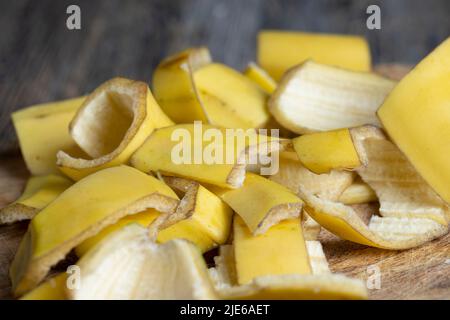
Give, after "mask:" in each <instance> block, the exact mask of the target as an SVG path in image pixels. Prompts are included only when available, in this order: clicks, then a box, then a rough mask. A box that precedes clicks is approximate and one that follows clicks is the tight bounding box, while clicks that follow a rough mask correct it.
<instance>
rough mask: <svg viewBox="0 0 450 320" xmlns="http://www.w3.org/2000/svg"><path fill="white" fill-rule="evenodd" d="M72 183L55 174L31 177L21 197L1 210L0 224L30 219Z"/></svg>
mask: <svg viewBox="0 0 450 320" xmlns="http://www.w3.org/2000/svg"><path fill="white" fill-rule="evenodd" d="M72 184H73V182H72V181H70V180H69V179H67V178H64V177H62V176H59V175H55V174H49V175H45V176H32V177H30V178H29V179H28V181H27V184H26V186H25V190H24V191H23V194H22V195H21V196H20V198H19V199H17V200H16V201H14V202H13V203H11V204H10V205H8V206H7V207H5V208H3V209H1V210H0V225H1V224H6V223H13V222H17V221H22V220H30V219H31V218H33V217H34V216H35V215H36V213H38V212H39V211H40V210H41V209H42V208H44V207H45V206H47V205H48V204H49V203H50V202H52V201H53V200H54V199H55V198H56V197H58V196H59V195H60V194H61V193H62V192H63V191H64V190H66V189H67V188H69V187H70V186H71V185H72Z"/></svg>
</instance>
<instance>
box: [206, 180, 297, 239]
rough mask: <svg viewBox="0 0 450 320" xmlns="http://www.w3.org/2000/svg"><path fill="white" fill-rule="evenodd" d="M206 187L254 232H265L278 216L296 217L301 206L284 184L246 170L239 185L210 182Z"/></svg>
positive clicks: (281, 218) (277, 220)
mask: <svg viewBox="0 0 450 320" xmlns="http://www.w3.org/2000/svg"><path fill="white" fill-rule="evenodd" d="M209 190H211V191H212V192H214V193H215V194H216V195H218V196H219V197H220V198H221V199H222V200H223V201H224V202H226V203H227V204H228V205H229V206H230V207H231V208H232V209H233V210H234V211H235V212H236V213H237V214H238V215H239V216H240V217H241V218H242V220H243V221H244V222H245V223H246V225H247V226H248V228H249V229H250V230H251V232H252V233H253V234H254V235H258V234H263V233H265V232H266V231H267V230H268V229H269V228H270V227H271V226H273V225H276V224H277V223H279V222H280V221H282V220H287V219H290V218H296V217H300V214H301V211H302V206H303V202H302V201H301V200H300V199H299V198H298V197H297V196H296V195H295V194H294V193H292V192H291V191H290V190H289V189H287V188H286V187H284V186H282V185H280V184H278V183H276V182H273V181H271V180H269V179H266V178H264V177H261V176H259V175H257V174H254V173H250V172H248V173H247V174H246V178H245V182H244V185H243V186H242V187H241V188H239V189H225V188H218V187H213V186H210V188H209Z"/></svg>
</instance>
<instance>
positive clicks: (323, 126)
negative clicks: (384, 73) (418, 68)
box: [269, 61, 395, 134]
mask: <svg viewBox="0 0 450 320" xmlns="http://www.w3.org/2000/svg"><path fill="white" fill-rule="evenodd" d="M394 86H395V82H394V81H392V80H388V79H385V78H383V77H381V76H378V75H375V74H371V73H362V72H354V71H349V70H344V69H340V68H336V67H332V66H326V65H321V64H318V63H315V62H313V61H307V62H305V63H303V64H302V65H300V66H298V67H295V68H293V69H291V70H289V71H288V72H287V73H286V75H285V76H284V77H283V79H282V80H281V82H280V83H279V85H278V87H277V89H276V91H275V92H274V93H273V95H272V96H271V98H270V100H269V111H270V112H271V113H272V115H273V116H274V117H275V119H276V120H277V121H278V122H279V123H280V124H281V125H283V126H284V127H286V128H287V129H289V130H291V131H293V132H295V133H299V134H304V133H311V132H317V131H329V130H336V129H342V128H350V127H355V126H361V125H365V124H372V125H380V123H379V121H378V118H377V116H376V114H375V112H376V111H377V109H378V107H379V106H380V105H381V104H382V103H383V100H384V99H385V98H386V96H387V95H388V94H389V92H390V91H391V90H392V88H393V87H394Z"/></svg>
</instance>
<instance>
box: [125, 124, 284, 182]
mask: <svg viewBox="0 0 450 320" xmlns="http://www.w3.org/2000/svg"><path fill="white" fill-rule="evenodd" d="M210 129H211V131H209V130H210ZM207 130H208V131H207ZM203 132H211V133H215V134H217V137H218V138H217V139H215V141H214V143H212V142H210V141H206V139H205V138H204V135H203ZM172 137H173V138H172ZM192 137H193V138H192ZM213 140H214V139H213ZM239 141H240V142H242V143H240V142H239ZM287 143H288V142H287V140H282V139H278V138H272V137H268V136H265V135H259V134H257V133H256V131H254V130H252V129H249V130H239V131H234V130H231V131H230V130H228V129H223V128H218V127H214V126H211V125H204V124H201V123H200V124H199V123H194V124H180V125H175V126H171V127H167V128H161V129H158V130H155V132H153V134H152V135H151V136H150V137H149V138H148V139H147V141H146V142H145V143H144V144H143V145H142V147H141V148H139V149H138V150H137V151H136V153H135V154H134V155H133V156H132V157H131V165H132V166H134V167H135V168H137V169H139V170H141V171H143V172H147V173H148V172H150V171H159V172H161V173H163V174H165V175H171V176H178V177H183V178H187V179H192V180H196V181H199V182H203V183H208V184H212V185H217V186H219V187H224V188H239V187H241V186H242V184H243V182H244V179H245V170H246V166H247V165H248V163H249V162H250V161H248V160H249V158H250V157H252V155H253V156H256V157H261V156H264V155H270V154H271V153H274V152H278V151H279V150H283V148H285V145H286V144H287ZM211 146H213V147H214V150H215V151H214V152H215V154H216V153H217V154H220V155H221V156H220V158H219V159H217V158H216V156H215V154H214V155H211V154H210V153H208V152H207V151H208V150H209V151H210V152H212V151H211ZM197 152H198V153H199V158H200V159H198V160H200V161H199V163H195V162H196V161H197V160H196V159H197V158H196V157H197V156H196V154H197ZM205 154H206V156H205ZM249 155H250V156H249ZM175 158H177V160H176V161H175ZM186 158H187V159H186ZM216 160H218V161H216ZM208 161H212V162H213V163H208Z"/></svg>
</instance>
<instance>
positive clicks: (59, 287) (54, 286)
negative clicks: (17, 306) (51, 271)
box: [20, 272, 67, 300]
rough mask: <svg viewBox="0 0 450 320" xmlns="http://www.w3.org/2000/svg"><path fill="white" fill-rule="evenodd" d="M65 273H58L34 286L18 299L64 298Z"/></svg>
mask: <svg viewBox="0 0 450 320" xmlns="http://www.w3.org/2000/svg"><path fill="white" fill-rule="evenodd" d="M66 283H67V273H65V272H63V273H60V274H58V275H56V276H54V277H52V278H50V279H48V280H46V281H45V282H43V283H42V284H40V285H39V286H38V287H36V288H34V289H33V290H31V291H30V292H28V293H27V294H25V295H24V296H22V297H21V298H20V300H66V297H67V295H66Z"/></svg>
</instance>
